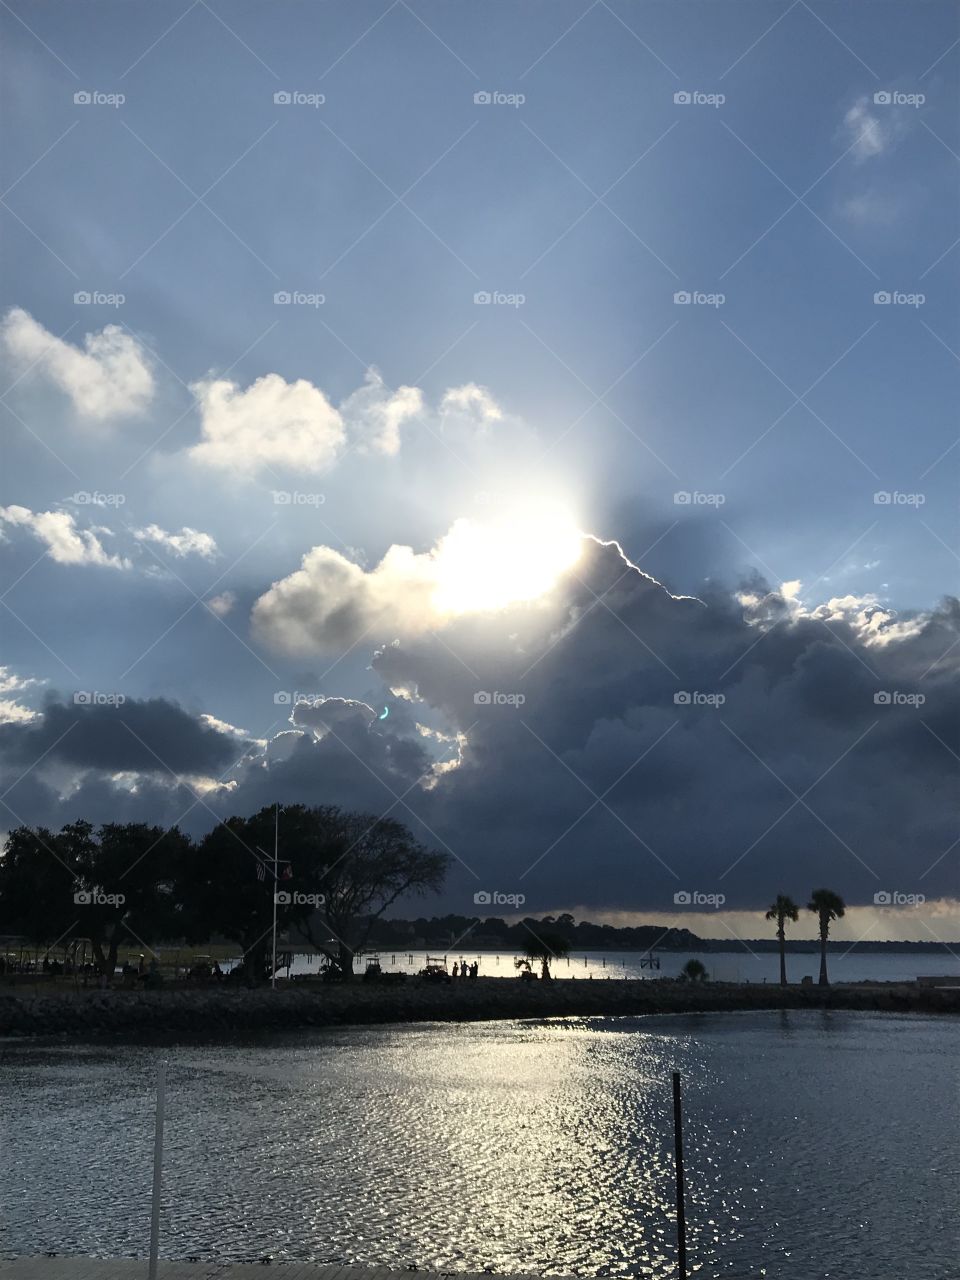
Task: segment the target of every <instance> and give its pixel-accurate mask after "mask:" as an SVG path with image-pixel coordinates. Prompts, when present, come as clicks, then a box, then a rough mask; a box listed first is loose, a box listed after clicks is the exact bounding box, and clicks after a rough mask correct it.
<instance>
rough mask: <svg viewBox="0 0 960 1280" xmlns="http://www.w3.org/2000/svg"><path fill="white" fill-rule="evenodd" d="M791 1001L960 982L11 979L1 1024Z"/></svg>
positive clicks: (910, 999)
mask: <svg viewBox="0 0 960 1280" xmlns="http://www.w3.org/2000/svg"><path fill="white" fill-rule="evenodd" d="M779 1009H801V1010H802V1009H838V1010H840V1009H844V1010H850V1011H854V1012H856V1011H860V1012H874V1013H884V1012H885V1013H923V1014H942V1015H950V1014H954V1015H956V1014H960V985H957V986H950V987H931V986H921V985H918V984H913V983H910V984H907V983H879V982H878V983H874V982H862V983H855V984H845V985H836V986H829V987H820V986H809V985H808V986H801V985H799V984H797V985H793V986H787V987H781V986H780V985H779V984H772V983H721V982H707V983H682V982H675V981H671V980H655V979H646V980H644V979H631V978H619V979H617V978H611V979H608V980H596V981H590V980H584V979H570V978H556V979H554V980H553V981H552V982H549V983H544V982H520V981H517V980H514V979H505V978H479V979H477V980H475V981H469V982H463V983H451V984H450V985H443V986H436V985H432V984H427V983H423V982H419V981H416V980H411V981H409V982H407V983H403V984H402V985H390V986H381V985H379V984H376V985H375V984H372V983H364V982H362V981H359V980H358V981H355V982H353V983H349V984H344V985H336V986H335V985H332V984H319V983H317V984H310V983H306V982H295V983H290V984H289V985H288V984H286V983H285V984H283V985H282V986H280V987H278V989H277V990H276V991H271V990H270V988H269V987H266V988H257V989H254V990H247V989H237V988H231V989H225V988H224V987H221V986H218V987H194V988H183V989H180V990H165V991H164V990H161V991H130V990H106V991H104V990H100V989H97V988H91V989H88V990H79V991H59V992H45V993H43V994H28V993H26V992H25V991H21V992H20V993H16V992H14V991H9V990H0V1036H2V1037H30V1038H35V1037H46V1036H61V1037H67V1038H70V1039H86V1038H93V1039H103V1038H108V1039H119V1040H123V1039H127V1038H131V1037H137V1036H143V1035H144V1034H146V1035H149V1036H156V1035H158V1034H159V1035H162V1036H166V1035H170V1034H174V1033H181V1032H183V1033H188V1034H202V1035H204V1036H212V1037H214V1038H216V1037H217V1036H218V1035H221V1034H224V1035H231V1034H234V1033H238V1032H239V1033H243V1032H251V1031H253V1032H256V1031H269V1032H278V1031H280V1032H282V1031H297V1030H304V1029H310V1028H324V1027H338V1026H367V1025H371V1024H395V1023H417V1022H424V1023H426V1022H487V1021H499V1020H513V1019H531V1018H532V1019H539V1018H564V1017H568V1018H581V1017H641V1016H645V1015H655V1014H671V1013H681V1014H683V1013H724V1012H744V1011H745V1012H751V1011H756V1012H760V1011H776V1010H779Z"/></svg>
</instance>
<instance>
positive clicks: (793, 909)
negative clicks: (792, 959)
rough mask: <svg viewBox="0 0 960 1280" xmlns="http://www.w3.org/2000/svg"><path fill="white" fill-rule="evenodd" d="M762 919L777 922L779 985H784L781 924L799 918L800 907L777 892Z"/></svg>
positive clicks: (784, 944)
mask: <svg viewBox="0 0 960 1280" xmlns="http://www.w3.org/2000/svg"><path fill="white" fill-rule="evenodd" d="M764 919H766V920H776V922H777V941H778V942H779V943H780V985H781V987H785V986H786V985H787V934H786V930H785V929H784V927H783V925H784V921H785V920H799V919H800V908H799V907H798V906H797V904H796V903H795V902H794V900H793V899H792V898H788V897H787V895H786V894H785V893H778V894H777V896H776V899H775V900H774V903H773V905H772V906H771V908H770V910H769V911H768V912H767V914H766V916H765V917H764Z"/></svg>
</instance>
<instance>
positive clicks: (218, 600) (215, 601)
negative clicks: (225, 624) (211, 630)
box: [207, 591, 237, 618]
mask: <svg viewBox="0 0 960 1280" xmlns="http://www.w3.org/2000/svg"><path fill="white" fill-rule="evenodd" d="M236 603H237V597H236V595H235V594H234V593H233V592H232V591H222V592H221V593H220V595H218V596H211V597H210V599H209V600H208V601H207V608H208V609H212V610H213V612H214V613H215V614H216V615H217V617H218V618H225V617H226V616H227V614H228V613H229V612H230V611H231V609H233V607H234V605H235V604H236Z"/></svg>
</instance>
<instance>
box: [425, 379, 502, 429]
mask: <svg viewBox="0 0 960 1280" xmlns="http://www.w3.org/2000/svg"><path fill="white" fill-rule="evenodd" d="M440 412H441V414H444V415H448V414H465V415H467V416H469V417H472V418H475V419H477V420H479V422H480V423H481V424H482V425H486V424H487V423H488V422H499V421H500V420H501V419H502V418H503V410H502V409H501V408H500V406H499V405H498V404H497V402H496V400H494V398H493V396H492V395H491V394H490V392H489V391H488V390H487V388H486V387H480V386H478V385H477V384H476V383H475V382H466V383H464V385H463V386H462V387H450V388H449V389H448V390H447V391H445V392H444V393H443V399H442V400H441V401H440Z"/></svg>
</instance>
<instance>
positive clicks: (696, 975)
mask: <svg viewBox="0 0 960 1280" xmlns="http://www.w3.org/2000/svg"><path fill="white" fill-rule="evenodd" d="M680 976H681V977H682V978H683V980H684V981H685V982H706V980H707V979H708V978H709V977H710V975H709V974H708V973H707V970H706V966H705V965H704V964H703V962H702V961H701V960H688V961H687V963H686V964H685V965H684V966H683V969H682V970H681V974H680Z"/></svg>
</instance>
